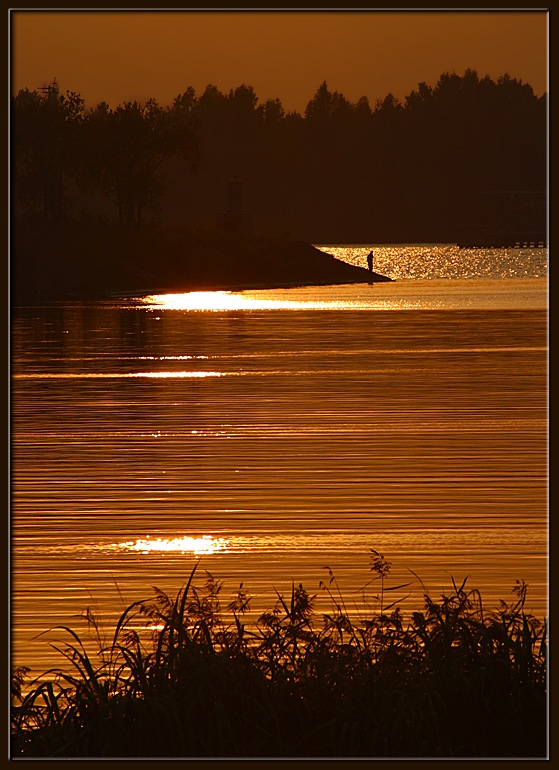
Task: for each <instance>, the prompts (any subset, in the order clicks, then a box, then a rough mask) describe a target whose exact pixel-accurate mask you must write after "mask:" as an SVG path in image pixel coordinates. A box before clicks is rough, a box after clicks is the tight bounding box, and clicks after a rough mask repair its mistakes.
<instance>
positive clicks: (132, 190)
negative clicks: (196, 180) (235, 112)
mask: <svg viewBox="0 0 559 770" xmlns="http://www.w3.org/2000/svg"><path fill="white" fill-rule="evenodd" d="M194 101H195V99H194V92H193V91H192V90H188V91H186V92H185V93H183V94H180V95H179V96H177V97H176V99H175V101H174V103H173V106H172V107H170V108H164V107H161V106H160V105H159V104H158V102H157V101H156V100H155V99H149V100H148V101H147V102H146V103H145V104H143V105H142V104H140V103H139V102H136V101H135V102H125V103H124V104H123V105H120V106H118V107H117V108H116V109H115V110H114V111H113V110H110V109H109V108H108V107H107V105H106V104H101V105H99V106H98V107H97V108H96V109H94V110H93V111H92V112H91V113H90V115H89V120H88V129H89V131H88V140H89V142H88V143H89V144H90V146H91V156H90V158H91V161H92V163H91V166H90V169H91V174H92V178H93V179H94V185H96V186H97V187H98V188H99V189H100V190H101V191H102V192H103V193H104V194H106V195H107V196H108V197H109V198H110V200H112V201H113V202H114V203H115V205H116V206H117V208H118V217H119V222H120V224H127V225H140V224H141V222H142V217H143V213H144V211H145V210H146V209H148V208H155V207H156V205H157V202H158V198H159V195H160V193H161V182H160V179H159V177H158V176H157V173H156V172H157V171H158V169H159V168H160V166H161V165H162V164H163V163H165V162H166V161H168V160H170V159H171V158H173V157H176V156H182V157H187V158H193V157H194V153H195V150H196V138H195V133H194V120H193V117H192V114H193V107H194Z"/></svg>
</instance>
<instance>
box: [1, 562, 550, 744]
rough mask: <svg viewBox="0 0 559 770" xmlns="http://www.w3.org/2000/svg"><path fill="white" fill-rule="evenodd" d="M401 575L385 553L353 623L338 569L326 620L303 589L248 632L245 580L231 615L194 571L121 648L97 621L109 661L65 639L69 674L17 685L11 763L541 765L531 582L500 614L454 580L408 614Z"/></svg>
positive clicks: (142, 615) (122, 631) (88, 619)
mask: <svg viewBox="0 0 559 770" xmlns="http://www.w3.org/2000/svg"><path fill="white" fill-rule="evenodd" d="M390 569H391V565H390V562H388V561H386V559H385V558H384V556H383V555H382V554H380V553H379V552H378V551H375V550H373V549H371V576H372V578H371V580H370V581H369V584H368V585H367V587H366V589H364V591H363V596H362V605H361V606H360V607H359V608H358V611H357V613H355V612H350V611H348V607H347V605H346V602H345V601H344V598H343V595H342V592H341V591H340V589H339V586H338V583H337V580H336V577H335V575H334V573H333V571H332V570H331V569H330V568H328V567H326V568H325V570H326V571H327V573H328V579H327V580H324V581H320V583H319V589H320V590H321V591H323V592H324V595H325V597H326V598H327V599H328V601H329V605H330V607H329V611H328V612H324V613H320V614H318V613H317V612H316V611H315V609H314V605H315V600H316V595H315V596H312V595H310V594H309V593H308V591H307V590H306V589H305V588H304V587H303V585H302V584H298V585H296V584H295V583H293V584H292V588H291V594H290V595H288V596H284V595H282V594H280V593H279V592H277V591H276V595H277V601H276V603H275V605H274V606H273V608H271V609H270V610H269V611H267V612H264V613H263V614H261V615H260V617H259V618H258V620H257V621H256V622H255V623H250V624H249V623H248V622H246V613H247V611H248V609H249V607H250V596H249V595H248V594H247V592H246V591H245V589H244V588H243V585H242V584H241V586H240V587H239V590H238V591H237V593H236V595H234V597H233V599H232V601H230V602H229V603H228V604H227V605H226V606H225V607H223V605H222V599H221V592H222V588H223V583H221V582H220V581H219V580H216V579H215V578H214V576H213V575H211V574H210V573H208V572H206V573H205V579H204V580H203V582H201V584H200V582H199V580H198V577H199V576H198V575H197V571H198V563H196V564H195V565H194V567H193V569H192V571H191V573H190V575H189V577H188V580H187V582H186V584H185V585H184V586H183V587H182V588H181V589H180V590H179V591H178V593H177V595H176V596H175V597H174V598H172V597H170V596H169V595H168V594H167V593H165V592H164V591H162V590H160V589H157V588H156V589H154V590H155V593H154V596H153V597H152V598H151V599H149V600H146V601H139V602H135V603H133V604H131V605H130V606H128V607H127V608H126V609H125V610H124V612H123V613H122V615H121V616H120V618H119V620H118V622H117V623H116V626H115V628H114V630H113V632H112V633H111V634H110V635H107V633H106V631H104V629H103V628H102V627H101V624H100V623H99V621H98V620H97V618H96V617H95V616H94V615H93V614H92V613H91V611H89V610H86V611H85V612H84V613H83V620H84V622H85V624H86V626H87V629H88V637H89V638H91V635H93V637H94V640H95V646H96V648H97V649H96V652H95V654H91V653H89V652H88V651H87V646H86V642H85V637H83V634H82V636H81V637H80V635H79V634H78V633H77V632H76V631H75V630H73V629H72V628H70V627H69V626H62V627H60V628H59V629H58V630H59V632H61V634H62V635H63V636H64V637H65V639H66V641H65V643H63V644H62V643H54V644H53V646H55V648H56V649H58V650H59V652H60V654H61V655H62V656H63V657H64V659H65V667H64V668H60V669H56V670H55V669H52V670H50V671H48V672H45V674H43V675H42V676H41V677H40V678H38V679H36V680H34V681H32V682H27V676H28V673H29V670H28V669H22V668H20V669H17V670H15V671H14V672H13V675H12V704H13V705H12V757H13V758H17V757H60V758H64V757H105V758H106V757H185V758H189V757H213V758H240V757H246V758H252V757H272V758H276V757H277V758H281V757H331V758H339V757H370V758H377V757H378V758H382V757H390V758H395V757H400V758H421V757H435V758H436V757H455V758H460V757H461V758H465V757H472V758H480V757H493V758H524V757H545V756H546V750H547V668H546V658H547V632H546V627H547V624H546V622H545V620H544V621H540V620H538V619H536V618H535V617H534V616H532V615H531V614H529V613H526V612H525V602H526V595H527V586H526V584H525V583H524V582H523V581H517V583H516V585H515V586H514V588H513V600H512V601H511V602H505V601H501V603H500V605H499V607H498V608H497V609H494V610H491V611H488V610H487V609H486V608H485V607H484V606H483V603H482V597H481V595H480V593H479V591H477V590H476V589H468V588H466V582H467V581H466V580H464V581H463V582H462V583H460V584H458V583H457V582H455V581H454V579H453V580H452V588H451V590H449V591H448V592H447V593H443V594H442V596H441V597H440V599H439V600H437V601H435V600H434V599H432V598H431V597H430V596H429V595H428V594H427V593H426V592H425V593H424V606H423V609H422V610H420V611H415V612H412V613H411V614H410V615H409V616H406V615H405V614H404V612H403V610H402V607H401V603H402V601H403V599H402V598H401V596H400V594H394V593H393V592H396V591H399V592H400V593H401V591H402V589H405V588H407V586H408V585H410V584H400V585H397V586H391V585H389V576H390ZM414 574H415V573H414ZM416 577H417V576H416ZM377 589H378V590H377ZM367 591H368V593H367ZM392 595H398V596H400V598H398V599H395V600H392V599H391V598H387V597H392Z"/></svg>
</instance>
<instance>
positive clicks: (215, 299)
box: [138, 291, 362, 312]
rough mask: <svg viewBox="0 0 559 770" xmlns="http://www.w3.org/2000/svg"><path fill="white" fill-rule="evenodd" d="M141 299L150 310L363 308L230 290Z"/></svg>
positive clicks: (345, 302) (332, 301)
mask: <svg viewBox="0 0 559 770" xmlns="http://www.w3.org/2000/svg"><path fill="white" fill-rule="evenodd" d="M138 301H139V302H141V303H142V304H144V305H147V306H148V307H149V309H150V310H205V311H211V312H217V311H220V310H309V309H310V310H313V309H315V310H316V309H319V310H328V309H334V310H339V309H343V308H347V307H361V305H362V303H360V302H347V301H337V300H329V301H325V300H323V301H320V300H316V301H310V300H297V301H295V300H284V299H257V298H255V297H247V296H244V295H243V294H235V293H234V292H230V291H191V292H186V293H184V294H151V295H150V296H148V297H139V298H138Z"/></svg>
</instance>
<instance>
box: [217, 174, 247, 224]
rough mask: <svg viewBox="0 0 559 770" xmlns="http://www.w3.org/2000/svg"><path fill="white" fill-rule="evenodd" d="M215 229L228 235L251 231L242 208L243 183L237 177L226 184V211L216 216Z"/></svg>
mask: <svg viewBox="0 0 559 770" xmlns="http://www.w3.org/2000/svg"><path fill="white" fill-rule="evenodd" d="M217 227H218V229H219V230H224V231H226V232H229V233H247V232H250V230H251V222H250V217H249V215H248V213H247V212H246V211H245V210H244V207H243V183H242V182H241V180H240V179H237V177H234V178H233V179H232V180H230V181H229V182H227V210H226V211H223V212H221V213H219V214H218V216H217Z"/></svg>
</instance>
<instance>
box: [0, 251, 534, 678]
mask: <svg viewBox="0 0 559 770" xmlns="http://www.w3.org/2000/svg"><path fill="white" fill-rule="evenodd" d="M324 248H325V250H328V251H330V252H332V253H335V252H334V247H329V248H326V247H324ZM369 248H370V247H369V246H367V247H343V248H342V247H336V249H340V250H341V251H339V252H337V253H336V255H337V256H342V257H344V258H345V259H346V260H347V261H350V262H354V263H355V264H363V262H364V259H365V255H366V254H367V252H368V250H369ZM457 253H458V255H460V254H461V255H462V256H461V259H462V265H461V270H462V274H461V276H460V275H456V274H455V272H456V271H457V270H458V268H457V267H456V261H457V259H458V256H457ZM375 258H376V259H375V269H377V270H379V272H384V273H386V274H391V275H392V277H395V278H400V279H401V280H397V281H395V282H394V283H388V284H375V285H368V284H360V285H355V286H328V287H318V288H317V287H312V288H299V289H290V290H270V291H251V292H239V293H235V294H231V293H228V292H209V293H194V294H185V295H173V296H169V295H167V296H159V297H148V298H145V297H144V298H133V297H130V298H128V299H126V300H114V301H109V302H93V303H86V302H63V303H54V304H49V305H46V306H35V307H26V308H14V309H13V310H12V319H13V327H12V410H11V411H12V436H13V440H12V553H11V567H12V598H13V601H12V651H13V660H14V663H16V664H17V665H28V666H32V667H33V670H34V673H39V672H40V671H42V670H43V669H45V668H47V667H48V666H49V665H53V664H55V663H56V664H59V663H60V662H61V661H60V658H59V656H58V655H56V654H55V653H53V652H51V651H50V649H49V647H48V643H47V640H48V639H52V638H54V637H56V636H57V634H56V633H50V634H48V635H47V636H41V637H40V638H37V635H38V634H40V633H41V632H43V631H45V630H46V629H48V628H50V627H52V626H56V625H57V624H68V625H71V626H73V627H76V628H78V627H79V625H78V624H77V621H76V620H75V618H74V617H73V616H75V615H76V614H78V613H79V612H80V611H82V610H83V609H84V608H85V607H87V606H90V607H92V608H93V609H95V610H96V611H97V612H98V613H99V614H100V616H101V617H102V619H104V620H106V621H107V622H112V620H114V618H115V617H116V616H117V615H118V614H119V613H120V612H121V611H122V610H123V609H124V606H125V605H126V604H127V603H129V602H132V601H134V600H137V599H142V598H148V597H150V596H151V595H152V588H151V587H152V586H158V587H160V588H162V589H164V590H167V591H169V592H171V593H174V592H175V591H176V590H178V588H179V587H180V586H181V585H182V584H183V583H184V582H185V581H186V579H187V577H188V574H189V573H190V570H191V569H192V566H193V564H194V563H195V561H196V559H199V560H200V568H201V570H202V572H203V570H204V569H205V570H208V571H210V572H212V573H213V574H214V575H215V576H216V577H217V578H219V579H221V580H223V581H224V586H223V589H222V596H223V599H224V604H227V602H228V601H229V599H230V598H231V597H232V594H233V593H234V592H235V590H236V589H237V588H238V586H239V584H240V583H241V582H243V584H244V588H245V589H247V590H248V592H249V593H250V594H251V595H252V596H253V599H252V603H253V607H254V615H256V614H257V613H258V611H261V610H263V609H269V608H271V607H272V606H273V603H274V601H275V598H276V595H275V592H274V589H277V590H278V591H280V592H281V593H285V594H289V592H290V590H291V581H292V580H295V581H297V582H300V581H302V582H303V584H304V585H305V586H306V587H307V588H308V590H309V591H311V592H312V593H317V594H318V595H319V604H318V605H317V607H318V609H319V610H320V608H321V607H322V604H320V600H321V596H322V594H321V592H320V591H319V588H318V583H319V581H320V580H321V579H325V578H326V577H327V575H326V573H325V572H324V567H325V566H326V565H328V566H329V567H331V568H332V569H333V570H334V573H335V574H336V576H337V578H338V581H339V583H340V585H341V587H342V589H343V591H344V595H345V598H346V601H347V602H348V604H350V605H351V604H352V602H353V601H354V600H355V601H357V600H358V599H359V596H360V589H361V588H362V587H363V586H364V585H365V584H366V583H367V581H368V580H369V579H370V577H371V575H370V573H369V571H368V569H369V548H375V549H376V550H378V551H380V552H382V553H383V554H384V555H385V556H386V558H387V559H389V560H390V561H391V562H392V565H393V567H392V577H393V580H394V583H396V582H398V583H400V582H406V581H408V580H411V581H412V585H411V586H410V587H409V589H408V591H411V595H410V596H409V598H408V599H407V600H406V606H409V608H410V609H419V608H421V605H422V594H423V590H424V589H423V587H422V586H421V584H420V583H419V582H418V581H417V580H416V579H415V578H414V576H413V575H412V573H411V572H410V571H409V570H413V571H414V572H416V573H417V574H418V575H419V577H420V578H421V579H422V581H423V583H424V584H425V586H426V588H427V589H429V590H430V591H431V592H433V594H435V595H436V596H437V595H439V594H440V592H441V591H443V590H447V589H449V587H450V586H451V584H452V583H451V577H452V576H454V577H455V578H456V579H457V580H459V581H461V580H463V579H464V578H465V577H468V584H469V585H470V586H471V587H477V588H480V589H481V591H482V595H483V596H484V599H485V601H486V604H487V605H488V606H490V608H493V607H496V606H497V604H498V600H499V599H501V598H503V599H505V600H507V601H510V600H511V599H512V598H513V597H512V595H511V589H512V587H513V586H514V584H515V580H516V579H524V580H525V581H526V582H528V583H529V592H528V604H529V607H528V609H530V610H533V611H534V612H535V613H536V614H538V615H539V616H543V615H545V614H546V612H547V451H546V450H547V310H546V308H547V280H546V275H547V250H543V249H535V250H532V251H530V250H517V249H514V250H505V251H500V252H494V251H490V250H472V252H469V251H466V250H461V251H460V250H458V249H456V248H455V247H444V246H433V247H398V248H397V247H390V248H388V247H386V248H384V249H382V248H380V247H379V248H375ZM487 264H493V265H494V271H493V273H491V272H489V273H486V272H485V268H484V267H483V266H484V265H487ZM453 271H454V272H453ZM476 271H477V272H476ZM202 577H203V575H202ZM399 595H402V596H404V595H405V594H404V592H403V591H402V592H400V594H399ZM58 636H59V635H58Z"/></svg>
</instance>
